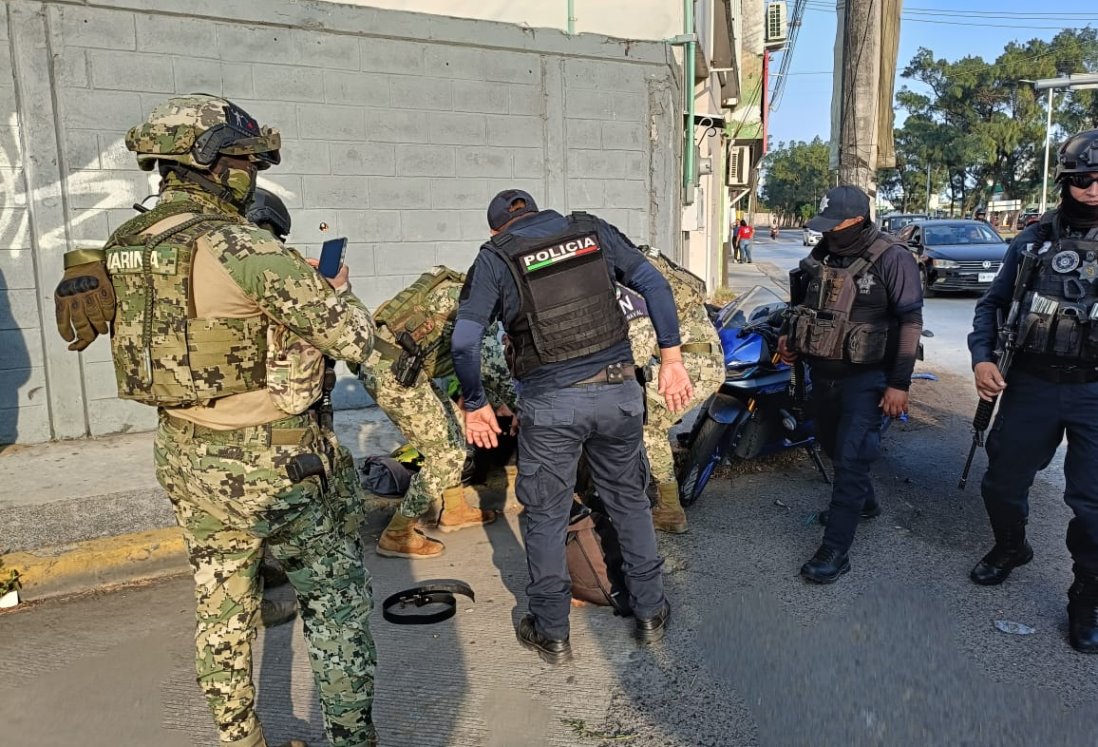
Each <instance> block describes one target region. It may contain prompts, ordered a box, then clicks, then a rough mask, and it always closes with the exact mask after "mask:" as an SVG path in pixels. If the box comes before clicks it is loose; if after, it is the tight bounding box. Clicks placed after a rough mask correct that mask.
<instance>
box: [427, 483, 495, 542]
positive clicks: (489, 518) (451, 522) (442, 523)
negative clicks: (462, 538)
mask: <svg viewBox="0 0 1098 747" xmlns="http://www.w3.org/2000/svg"><path fill="white" fill-rule="evenodd" d="M495 520H496V512H495V511H485V510H481V509H479V508H473V507H472V506H470V505H469V504H468V503H466V502H465V488H464V487H463V486H461V485H456V486H454V487H452V488H446V489H445V490H443V491H442V512H441V513H440V514H439V517H438V529H439V531H440V532H456V531H457V530H459V529H464V528H465V527H479V526H482V525H484V524H491V523H492V522H493V521H495Z"/></svg>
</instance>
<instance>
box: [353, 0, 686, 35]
mask: <svg viewBox="0 0 1098 747" xmlns="http://www.w3.org/2000/svg"><path fill="white" fill-rule="evenodd" d="M338 2H340V3H343V4H348V5H361V6H368V7H374V8H388V9H390V10H404V11H412V12H416V13H430V14H433V15H440V16H452V17H455V18H476V19H480V20H488V21H502V22H504V23H514V24H518V25H520V26H527V27H530V28H534V29H537V28H553V29H561V30H564V29H567V28H568V0H338ZM573 13H574V16H573V17H574V18H575V24H574V25H575V32H576V33H578V34H584V33H587V34H604V35H606V36H614V37H617V38H619V39H648V40H653V41H658V40H663V39H669V38H671V37H673V36H677V35H679V34H681V33H682V13H683V5H682V3H681V2H678V1H677V0H670V1H668V0H573Z"/></svg>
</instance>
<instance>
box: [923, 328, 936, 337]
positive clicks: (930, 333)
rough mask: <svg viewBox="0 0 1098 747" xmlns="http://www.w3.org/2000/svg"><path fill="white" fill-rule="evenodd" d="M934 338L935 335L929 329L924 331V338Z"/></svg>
mask: <svg viewBox="0 0 1098 747" xmlns="http://www.w3.org/2000/svg"><path fill="white" fill-rule="evenodd" d="M933 336H934V333H933V332H931V331H930V330H929V329H924V330H923V337H933Z"/></svg>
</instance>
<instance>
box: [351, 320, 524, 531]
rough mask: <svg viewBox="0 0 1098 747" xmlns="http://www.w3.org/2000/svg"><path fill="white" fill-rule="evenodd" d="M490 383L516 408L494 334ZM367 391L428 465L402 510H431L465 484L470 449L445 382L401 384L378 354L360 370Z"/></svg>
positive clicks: (489, 348)
mask: <svg viewBox="0 0 1098 747" xmlns="http://www.w3.org/2000/svg"><path fill="white" fill-rule="evenodd" d="M481 361H482V365H481V370H482V374H483V377H484V388H485V391H486V392H487V393H488V398H489V400H491V401H492V402H493V403H503V404H506V405H507V406H508V407H510V408H511V409H512V410H514V409H515V408H516V407H517V404H516V402H515V399H516V396H515V388H514V383H513V381H512V379H511V373H510V371H509V370H508V369H507V364H506V363H505V362H504V360H503V346H502V345H501V344H499V342H498V338H496V337H494V336H492V335H488V336H486V337H485V338H484V344H483V346H482V350H481ZM359 377H360V378H361V379H362V383H363V385H364V386H365V387H366V391H367V392H368V393H369V394H370V396H371V397H373V398H374V401H375V402H376V403H377V406H378V407H380V408H381V409H382V411H383V412H384V413H385V415H386V417H388V418H389V420H391V421H392V422H393V425H395V426H396V427H397V429H399V430H400V432H401V435H403V436H404V438H405V439H407V441H408V443H409V444H411V445H412V446H413V447H414V448H415V449H416V451H418V452H419V453H420V454H422V455H423V466H422V467H421V468H420V470H419V472H417V473H415V474H414V475H412V480H411V483H410V484H409V485H408V492H406V493H405V494H404V499H403V500H402V501H401V502H400V507H399V508H398V509H397V510H398V511H400V513H401V514H402V515H404V516H407V517H409V518H415V517H417V516H420V515H422V514H423V513H425V512H426V511H427V509H428V507H430V505H431V502H432V501H434V500H437V499H439V498H441V497H442V491H443V490H445V489H446V488H451V487H454V486H456V485H460V484H461V473H462V469H463V467H464V466H465V457H466V455H467V454H468V448H469V447H468V445H467V444H466V441H465V430H464V418H463V417H462V414H461V411H460V410H459V409H458V406H457V405H456V404H455V403H454V402H453V400H451V399H450V397H449V394H448V393H447V391H446V390H445V388H444V383H442V382H440V381H438V380H433V379H427V378H426V377H424V376H421V377H420V380H419V381H417V382H416V384H415V385H414V386H410V387H406V386H401V385H400V384H398V383H397V380H396V378H395V377H394V376H393V372H392V366H391V364H390V363H389V362H388V361H384V360H382V359H381V357H380V355H379V354H378V353H376V352H375V353H374V354H373V355H372V356H371V358H370V360H369V361H368V362H367V364H366V365H365V366H363V367H362V371H361V373H360V374H359Z"/></svg>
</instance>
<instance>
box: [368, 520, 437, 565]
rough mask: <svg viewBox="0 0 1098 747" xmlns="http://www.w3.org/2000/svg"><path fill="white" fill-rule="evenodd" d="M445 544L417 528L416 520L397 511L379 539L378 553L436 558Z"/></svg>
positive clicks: (382, 554) (389, 556) (403, 556)
mask: <svg viewBox="0 0 1098 747" xmlns="http://www.w3.org/2000/svg"><path fill="white" fill-rule="evenodd" d="M445 547H446V546H445V545H443V544H442V543H441V542H439V541H438V540H437V539H431V538H430V537H428V536H427V535H425V534H424V533H423V532H421V531H420V530H418V529H416V520H415V519H414V518H409V517H407V516H405V515H404V514H402V513H400V512H399V511H397V512H396V513H395V514H393V518H392V519H391V520H390V521H389V526H387V527H385V531H384V532H382V533H381V537H380V538H379V539H378V541H377V554H378V555H381V556H384V557H386V558H435V557H438V556H439V555H441V554H442V551H443V550H444V549H445Z"/></svg>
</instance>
